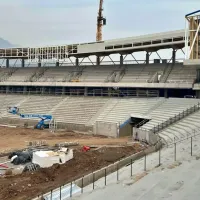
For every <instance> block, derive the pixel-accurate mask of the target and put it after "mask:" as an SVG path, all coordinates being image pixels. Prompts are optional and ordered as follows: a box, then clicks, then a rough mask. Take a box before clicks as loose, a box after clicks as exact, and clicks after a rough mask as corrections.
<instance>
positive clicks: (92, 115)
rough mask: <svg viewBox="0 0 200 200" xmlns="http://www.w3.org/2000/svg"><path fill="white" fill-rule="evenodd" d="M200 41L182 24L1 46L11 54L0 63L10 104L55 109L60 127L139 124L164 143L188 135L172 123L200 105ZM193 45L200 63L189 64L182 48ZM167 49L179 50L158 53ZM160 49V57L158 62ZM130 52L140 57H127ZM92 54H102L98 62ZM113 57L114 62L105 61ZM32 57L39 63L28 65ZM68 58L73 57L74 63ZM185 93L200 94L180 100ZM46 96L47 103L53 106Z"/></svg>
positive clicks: (94, 129)
mask: <svg viewBox="0 0 200 200" xmlns="http://www.w3.org/2000/svg"><path fill="white" fill-rule="evenodd" d="M188 16H189V17H190V16H192V15H188ZM192 17H193V16H192ZM195 19H196V18H195ZM189 23H190V22H189ZM198 23H199V22H198ZM198 33H199V30H198V29H197V30H196V34H197V35H198ZM186 36H187V37H186ZM193 39H194V42H193V41H192V40H193ZM189 40H191V41H189ZM196 40H197V39H196V35H195V37H194V33H191V35H189V34H187V30H185V31H184V30H178V31H170V32H164V33H156V34H151V35H143V36H138V37H129V38H123V39H115V40H106V41H102V42H92V43H83V44H70V45H61V46H45V47H28V48H11V49H0V58H1V59H4V60H6V64H5V66H3V64H2V67H1V69H0V93H1V94H2V97H4V98H7V99H8V101H7V102H2V103H3V104H7V103H8V105H6V106H9V104H11V103H12V101H13V103H12V104H14V105H17V106H18V107H20V109H21V110H23V111H24V112H37V113H43V114H44V113H50V114H52V115H53V116H54V118H55V119H56V121H57V123H58V127H65V128H68V129H69V130H79V131H86V132H91V133H95V134H99V133H101V134H102V131H100V129H102V130H103V131H104V132H105V133H104V134H107V135H110V136H114V137H118V136H121V135H131V134H132V131H130V129H132V128H133V127H134V128H136V129H134V130H135V132H134V133H135V134H136V133H137V131H139V133H140V135H141V138H139V139H141V140H145V141H146V142H149V143H155V142H157V141H155V140H154V141H150V139H149V138H148V137H147V135H152V137H153V135H160V137H161V138H162V141H163V142H164V143H167V142H168V141H173V140H174V138H176V139H180V138H181V137H182V136H184V135H185V133H184V130H183V131H182V130H181V128H180V132H181V133H180V134H177V133H176V131H175V132H173V131H168V128H170V127H171V125H172V126H175V125H176V124H178V123H182V124H183V121H184V120H186V121H187V119H189V118H190V117H192V116H193V115H196V114H197V112H198V111H199V99H198V98H200V92H199V82H200V71H199V65H198V62H197V61H198V59H199V54H198V53H196V49H197V50H198V49H199V46H198V45H199V43H198V45H197V43H196ZM198 40H199V39H198ZM194 44H195V46H194ZM188 45H190V46H191V52H189V54H191V55H192V56H193V57H191V60H193V61H194V60H195V62H191V63H193V64H191V63H190V65H185V64H184V63H179V62H178V61H177V60H176V53H177V51H178V50H181V51H183V50H184V47H188ZM193 46H194V48H196V49H195V50H193V49H192V48H193ZM197 47H198V48H197ZM161 49H171V50H172V57H171V59H170V60H167V59H163V58H161V56H160V55H159V53H158V50H161ZM186 50H188V48H186ZM141 51H145V53H146V57H145V59H144V60H143V61H141V60H140V61H138V60H137V59H136V58H135V57H134V55H133V54H134V53H135V52H141ZM153 52H155V53H156V54H157V55H158V56H159V59H154V60H153V62H152V61H151V60H150V56H151V54H152V53H153ZM183 52H184V51H183ZM185 53H187V52H185ZM111 54H120V57H119V62H118V63H117V64H116V63H115V62H114V61H113V60H112V59H111V58H110V55H111ZM127 55H131V56H132V58H133V59H134V61H135V62H136V64H133V63H131V64H130V63H126V62H125V58H126V56H127ZM90 56H96V63H94V62H93V61H92V60H91V59H90ZM105 56H108V57H109V58H110V59H111V62H112V64H110V65H106V64H104V62H103V59H104V57H105ZM189 56H190V55H189ZM72 57H73V58H75V62H72ZM86 57H88V59H89V60H90V61H91V63H90V64H89V65H86V64H84V63H83V59H84V58H86ZM81 58H82V61H81ZM188 58H189V57H188V55H185V59H188ZM11 59H15V60H16V59H20V60H21V67H16V66H10V60H11ZM27 60H28V61H29V62H36V64H35V65H34V66H32V67H30V66H27V67H25V63H26V62H27ZM66 60H68V61H69V60H70V62H71V64H70V65H69V63H67V64H66V62H65V61H66ZM49 61H55V66H54V67H52V66H50V65H48V62H49ZM80 61H81V62H80ZM43 63H45V64H43ZM42 64H43V65H42ZM5 94H6V95H5ZM13 94H15V96H13ZM25 95H29V96H25ZM32 95H37V96H32ZM38 95H41V96H38ZM53 95H56V97H55V96H53ZM75 96H76V97H75ZM13 97H16V98H13ZM183 97H192V98H194V97H197V99H185V98H184V99H181V101H180V99H178V98H183ZM40 102H45V106H44V104H41V105H40ZM91 105H93V106H91ZM4 107H5V106H4ZM35 107H37V108H36V109H35ZM2 109H4V110H3V111H2V113H1V117H2V118H1V120H2V121H4V122H5V121H6V120H9V121H10V122H11V121H12V122H17V119H15V116H11V115H9V114H8V113H6V112H5V108H2ZM106 123H107V125H106ZM174 123H175V124H174ZM104 125H105V126H104ZM177 126H178V125H177ZM103 127H104V128H105V127H107V129H106V128H105V129H103ZM130 127H131V128H130ZM179 127H180V126H179ZM182 127H183V129H184V126H182ZM188 128H189V126H187V129H188ZM110 129H112V131H109V130H110ZM172 129H173V130H175V129H176V128H172ZM99 131H100V132H99ZM169 132H170V133H169ZM157 139H158V138H157Z"/></svg>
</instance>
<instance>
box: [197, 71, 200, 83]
mask: <svg viewBox="0 0 200 200" xmlns="http://www.w3.org/2000/svg"><path fill="white" fill-rule="evenodd" d="M196 82H197V83H200V69H197V77H196Z"/></svg>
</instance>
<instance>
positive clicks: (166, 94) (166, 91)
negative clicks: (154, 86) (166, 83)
mask: <svg viewBox="0 0 200 200" xmlns="http://www.w3.org/2000/svg"><path fill="white" fill-rule="evenodd" d="M164 96H165V98H168V89H164Z"/></svg>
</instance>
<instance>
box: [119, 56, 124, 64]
mask: <svg viewBox="0 0 200 200" xmlns="http://www.w3.org/2000/svg"><path fill="white" fill-rule="evenodd" d="M123 64H124V57H123V55H122V54H121V55H120V65H121V66H122V65H123Z"/></svg>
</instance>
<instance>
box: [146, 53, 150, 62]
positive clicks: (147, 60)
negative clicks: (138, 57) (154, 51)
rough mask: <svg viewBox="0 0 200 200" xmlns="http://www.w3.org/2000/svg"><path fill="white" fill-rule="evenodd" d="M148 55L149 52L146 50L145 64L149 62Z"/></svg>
mask: <svg viewBox="0 0 200 200" xmlns="http://www.w3.org/2000/svg"><path fill="white" fill-rule="evenodd" d="M149 57H150V54H149V52H148V51H147V53H146V64H149Z"/></svg>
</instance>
